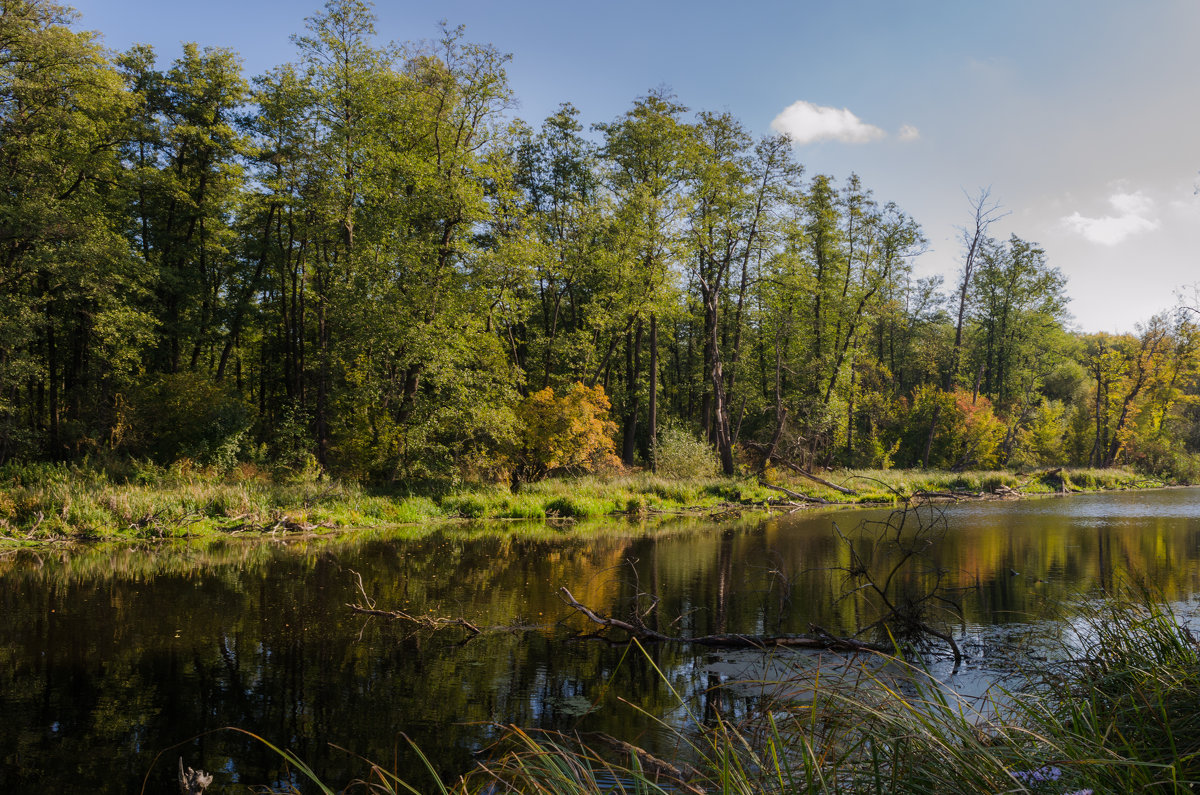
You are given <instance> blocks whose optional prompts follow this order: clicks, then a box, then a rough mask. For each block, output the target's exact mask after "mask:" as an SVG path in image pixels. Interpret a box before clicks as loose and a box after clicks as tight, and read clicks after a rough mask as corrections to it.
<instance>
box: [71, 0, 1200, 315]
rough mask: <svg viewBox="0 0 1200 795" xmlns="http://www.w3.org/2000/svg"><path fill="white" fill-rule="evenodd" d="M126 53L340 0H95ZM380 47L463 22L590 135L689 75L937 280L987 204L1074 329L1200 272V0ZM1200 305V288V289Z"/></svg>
mask: <svg viewBox="0 0 1200 795" xmlns="http://www.w3.org/2000/svg"><path fill="white" fill-rule="evenodd" d="M73 5H74V6H75V8H76V9H77V10H78V11H79V12H80V20H79V22H78V25H77V27H78V28H80V29H87V30H96V31H99V32H100V33H102V34H103V41H104V44H105V45H106V46H108V47H109V48H111V49H113V50H123V49H125V48H127V47H129V46H130V45H132V44H134V43H145V44H151V45H153V46H154V47H155V49H156V50H157V51H158V53H159V56H160V62H161V63H163V64H164V65H165V64H166V63H169V61H170V60H172V59H173V58H175V57H177V56H178V54H179V51H180V43H181V42H184V41H194V42H196V43H198V44H199V45H201V46H213V47H228V48H230V49H232V50H234V51H236V52H237V53H238V54H239V55H240V56H241V57H242V59H243V63H244V66H245V69H246V72H247V73H248V74H250V75H254V74H259V73H262V72H264V71H266V70H267V69H269V68H271V67H273V66H276V65H278V64H282V63H286V62H288V61H292V60H295V57H296V56H295V50H294V48H293V45H292V43H291V41H290V36H291V34H293V33H298V32H302V31H303V29H304V19H305V17H307V16H310V15H312V14H313V13H315V12H316V11H318V10H319V8H320V4H319V3H318V2H316V1H315V0H314V1H313V2H311V4H310V3H305V2H286V1H285V0H239V1H238V2H234V0H202V2H188V3H183V2H176V1H175V0H76V2H75V3H73ZM375 11H376V13H377V15H378V17H379V19H378V23H377V30H378V33H379V38H380V40H381V41H397V42H400V41H415V40H420V39H425V38H433V37H436V36H437V35H438V23H439V22H440V21H442V20H445V21H447V22H449V23H450V24H451V25H459V24H461V25H464V26H465V27H466V37H467V39H468V40H470V41H477V42H488V43H491V44H493V45H495V47H496V48H497V49H499V50H500V51H502V52H506V53H511V54H512V60H511V62H510V63H509V66H508V75H509V79H510V83H511V85H512V88H513V90H514V92H515V94H516V96H517V98H518V101H519V106H518V108H517V109H516V110H515V111H514V113H515V115H518V116H520V117H522V118H524V119H525V120H526V121H528V122H530V123H531V124H533V125H534V126H537V125H538V124H540V121H541V120H542V119H543V118H545V117H546V116H548V115H550V114H551V113H553V112H554V110H555V109H556V108H557V106H558V105H559V104H560V103H562V102H571V103H572V104H574V105H575V106H576V107H577V108H579V109H580V112H581V119H582V120H583V121H584V123H585V124H590V123H594V122H606V121H611V120H613V119H615V118H616V117H617V116H619V115H620V114H621V113H623V112H624V111H625V110H627V109H628V108H629V107H630V105H631V103H632V102H633V100H634V99H635V98H637V97H639V96H642V95H645V94H646V93H647V92H648V91H650V90H651V89H656V88H660V87H666V88H668V89H670V90H671V91H673V92H674V93H675V95H676V96H677V98H678V99H679V101H680V102H682V103H683V104H684V105H686V106H688V107H689V108H691V109H693V110H711V111H729V112H730V113H732V114H733V115H734V116H735V117H737V118H738V119H740V120H741V121H742V123H743V124H744V125H745V126H746V127H747V129H749V130H750V131H751V132H753V133H754V134H756V135H766V134H769V133H771V132H786V133H788V134H789V135H791V136H792V138H793V141H794V145H795V147H796V152H797V156H798V159H799V161H800V162H801V163H803V164H804V165H805V169H806V173H807V174H808V175H809V176H811V175H814V174H830V175H832V176H834V177H835V178H837V179H838V180H839V181H840V180H842V179H844V178H845V177H847V176H848V175H849V174H851V173H857V174H858V175H859V176H860V177H861V178H862V180H863V183H864V185H866V186H867V187H869V188H871V189H872V190H873V191H874V194H875V198H876V199H877V200H878V201H879V202H881V203H882V202H886V201H894V202H896V204H897V205H899V207H900V208H901V209H903V210H904V211H905V212H907V213H908V214H909V215H911V216H912V217H913V218H915V219H916V220H917V221H918V222H919V223H920V224H921V225H922V227H923V229H924V231H925V235H926V237H927V238H928V239H929V242H930V249H929V251H928V252H927V253H925V254H924V255H922V256H921V257H920V258H919V259H918V260H917V261H916V263H915V268H916V271H917V273H918V274H919V275H932V274H935V273H941V274H944V275H945V277H946V280H947V283H948V284H949V283H952V282H953V281H954V279H955V277H956V273H957V271H958V269H959V268H960V267H961V261H962V253H963V252H962V248H961V245H960V243H959V229H960V227H962V226H966V225H967V224H968V223H970V222H971V221H972V220H973V215H972V206H971V201H970V198H971V197H972V196H976V195H978V193H979V191H980V189H983V188H987V189H990V192H991V198H992V199H993V200H995V201H997V202H999V203H1000V204H1001V205H1002V206H1003V210H1004V211H1005V212H1006V213H1007V215H1005V216H1004V217H1003V218H1001V219H1000V220H999V221H997V222H996V223H995V224H994V225H993V226H992V227H991V229H990V232H991V234H992V235H993V236H995V237H998V238H1001V239H1004V238H1007V237H1008V236H1009V235H1011V234H1016V235H1018V236H1020V237H1021V238H1023V239H1025V240H1029V241H1034V242H1036V243H1038V244H1039V245H1040V246H1041V247H1042V248H1043V249H1045V251H1046V255H1047V261H1048V262H1049V264H1050V265H1052V266H1054V267H1057V268H1059V269H1060V270H1062V272H1063V273H1064V274H1066V276H1067V280H1068V281H1067V292H1068V294H1069V295H1070V296H1071V298H1072V301H1071V304H1070V306H1069V310H1070V311H1071V313H1072V315H1073V316H1074V320H1073V324H1074V326H1075V327H1076V328H1078V329H1080V330H1083V331H1088V332H1092V331H1109V332H1127V331H1133V330H1134V329H1135V328H1136V326H1137V324H1138V323H1141V322H1144V321H1146V320H1147V319H1149V318H1150V317H1151V316H1152V315H1153V314H1155V313H1157V312H1161V311H1164V310H1169V309H1171V308H1172V307H1173V306H1174V305H1175V304H1176V302H1177V296H1178V295H1179V294H1180V293H1181V292H1182V293H1184V294H1188V295H1190V294H1191V290H1192V286H1193V285H1195V284H1196V283H1197V282H1200V268H1197V263H1198V262H1200V195H1198V192H1197V189H1198V187H1200V102H1198V101H1197V96H1196V88H1197V86H1200V57H1197V51H1196V50H1197V48H1196V37H1197V33H1198V32H1200V3H1197V2H1195V0H1141V1H1140V2H1138V3H1130V2H1127V0H1004V2H991V3H984V2H979V1H978V0H943V1H942V2H933V1H932V0H929V1H926V0H906V1H905V2H896V0H846V1H845V2H837V3H833V2H828V0H790V2H785V1H784V0H779V2H758V1H757V0H742V1H741V2H739V3H737V4H734V3H730V2H721V1H718V0H689V2H666V0H640V2H630V1H628V0H608V2H590V3H584V2H574V1H573V0H441V2H435V1H434V0H379V2H377V3H376V5H375ZM1193 303H1194V301H1193Z"/></svg>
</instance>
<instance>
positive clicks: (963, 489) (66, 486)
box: [0, 467, 1187, 548]
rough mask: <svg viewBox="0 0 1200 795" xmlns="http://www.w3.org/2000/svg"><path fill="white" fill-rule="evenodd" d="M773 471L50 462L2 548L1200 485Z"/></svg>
mask: <svg viewBox="0 0 1200 795" xmlns="http://www.w3.org/2000/svg"><path fill="white" fill-rule="evenodd" d="M769 474H770V477H771V480H770V481H768V480H764V479H761V478H759V477H757V476H756V475H754V474H745V475H742V476H740V477H734V478H723V477H712V476H709V477H699V478H675V479H672V478H664V477H658V476H655V475H652V474H650V473H646V472H634V473H625V474H620V475H616V476H610V477H603V476H584V477H576V478H552V479H547V480H543V481H539V482H536V483H530V484H526V485H524V486H523V487H522V488H521V489H520V490H519V491H518V492H515V493H514V492H512V491H510V490H509V489H508V488H507V487H505V486H497V485H474V486H467V487H461V486H460V487H457V488H453V487H450V486H448V485H439V484H424V485H423V486H417V485H413V484H406V485H399V484H397V485H392V486H386V487H368V486H361V485H358V484H352V483H341V482H336V481H331V480H327V479H323V480H314V479H310V480H306V481H291V482H287V481H277V480H274V479H268V478H264V477H261V476H260V477H253V478H246V477H241V478H239V477H231V476H229V475H224V476H221V475H218V474H215V473H212V472H203V471H202V472H188V473H182V474H181V473H172V472H170V471H167V470H161V471H157V472H155V473H152V476H151V477H149V478H147V477H141V478H140V479H132V478H130V479H124V480H122V479H118V478H110V477H109V476H108V475H106V474H105V473H103V472H96V471H89V470H78V469H67V468H65V467H62V468H42V469H39V470H36V471H34V472H31V473H30V475H31V476H27V477H25V478H23V479H22V478H12V479H10V480H9V482H7V483H4V485H3V486H0V547H8V548H12V547H26V546H32V547H37V546H45V545H59V544H95V543H101V542H144V541H155V540H169V539H184V538H201V537H251V538H255V537H258V538H271V539H278V538H281V537H286V538H301V537H306V536H312V535H318V536H319V535H324V534H327V533H331V532H353V531H355V530H360V529H361V530H367V529H371V530H378V529H383V528H403V527H420V526H421V525H428V524H432V523H436V524H438V525H453V524H460V523H463V524H465V523H471V522H481V521H482V522H493V521H494V522H497V523H506V522H517V521H525V522H534V523H539V522H540V523H543V524H545V525H546V526H547V527H555V526H562V525H566V524H575V523H576V522H578V521H580V520H584V519H589V520H595V519H605V518H608V519H614V520H616V519H627V520H628V519H653V518H655V517H664V518H666V517H673V516H678V517H695V518H707V519H711V520H714V521H720V520H721V519H734V518H740V517H741V516H742V515H743V514H745V513H747V512H755V513H758V512H761V513H764V514H771V513H795V512H798V511H810V510H813V509H819V508H831V509H846V508H867V509H870V508H886V507H888V506H889V505H896V504H897V503H898V502H900V501H901V500H904V499H914V498H918V499H925V500H928V501H931V502H938V503H957V502H968V501H980V502H988V501H1003V500H1019V499H1028V498H1031V497H1042V496H1067V495H1070V494H1090V493H1100V492H1106V491H1133V490H1144V489H1154V488H1172V487H1179V486H1186V485H1187V484H1171V483H1167V482H1165V481H1163V480H1161V479H1158V478H1152V477H1148V476H1144V475H1140V474H1138V473H1135V472H1132V471H1129V470H1119V469H1112V470H1094V469H1064V468H1058V469H1049V470H1044V471H1039V472H1034V473H1015V472H1004V471H990V472H958V473H955V472H941V471H934V470H929V471H923V470H879V471H870V470H857V471H856V470H837V471H831V472H825V473H823V475H822V476H812V475H807V474H805V475H804V476H791V475H790V473H789V476H787V477H782V476H781V475H780V473H769ZM809 478H812V479H809ZM825 478H829V480H825ZM833 481H839V482H838V483H835V482H833ZM822 483H824V484H825V485H822Z"/></svg>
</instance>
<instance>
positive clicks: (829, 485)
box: [744, 442, 858, 497]
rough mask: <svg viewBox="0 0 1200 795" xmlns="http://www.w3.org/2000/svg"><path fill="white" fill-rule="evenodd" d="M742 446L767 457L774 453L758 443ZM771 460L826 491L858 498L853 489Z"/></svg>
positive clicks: (800, 468) (799, 468)
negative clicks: (819, 485)
mask: <svg viewBox="0 0 1200 795" xmlns="http://www.w3.org/2000/svg"><path fill="white" fill-rule="evenodd" d="M744 444H745V445H746V447H749V448H750V449H751V450H757V451H758V452H760V453H763V454H764V455H768V454H769V455H774V452H775V450H774V447H770V448H768V447H767V446H766V445H764V444H760V443H758V442H744ZM771 460H774V461H778V462H779V463H781V464H783V465H784V466H785V467H787V468H788V469H790V470H792V471H793V472H795V473H796V474H798V475H800V476H802V477H805V478H808V479H809V480H811V481H812V482H813V483H819V484H821V485H822V486H824V487H825V488H827V489H833V490H834V491H836V492H840V493H842V494H845V495H848V496H850V497H857V496H858V492H857V491H855V490H854V489H848V488H846V487H845V486H839V485H837V484H836V483H830V482H829V481H828V480H825V478H822V477H818V476H817V475H814V474H813V473H811V472H809V471H808V470H807V469H805V468H804V467H802V466H800V465H799V464H796V463H793V462H791V461H788V460H787V459H786V458H774V459H771Z"/></svg>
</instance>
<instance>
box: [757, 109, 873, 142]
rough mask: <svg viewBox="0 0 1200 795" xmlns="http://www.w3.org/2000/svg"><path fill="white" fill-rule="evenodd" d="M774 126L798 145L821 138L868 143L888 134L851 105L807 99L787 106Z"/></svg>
mask: <svg viewBox="0 0 1200 795" xmlns="http://www.w3.org/2000/svg"><path fill="white" fill-rule="evenodd" d="M771 129H772V130H774V131H775V132H778V133H783V134H784V135H786V136H788V137H789V138H791V139H792V142H793V143H794V144H796V145H797V146H801V145H803V144H811V143H816V142H817V141H841V142H843V143H849V144H865V143H869V142H870V141H875V140H878V139H880V138H885V137H887V133H885V132H884V131H883V130H881V129H879V128H878V127H876V126H875V125H873V124H867V123H866V122H864V121H863V120H862V119H860V118H858V117H857V116H855V115H854V114H853V113H851V112H850V110H849V109H848V108H841V109H838V108H830V107H825V106H824V105H814V104H813V103H811V102H805V101H804V100H798V101H796V102H793V103H792V104H791V105H788V106H787V107H786V108H784V109H783V112H782V113H780V114H779V115H778V116H776V117H775V120H774V121H772V122H771Z"/></svg>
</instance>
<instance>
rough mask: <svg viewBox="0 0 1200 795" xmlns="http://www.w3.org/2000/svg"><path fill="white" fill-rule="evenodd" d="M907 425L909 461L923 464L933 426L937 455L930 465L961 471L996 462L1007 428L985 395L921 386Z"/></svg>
mask: <svg viewBox="0 0 1200 795" xmlns="http://www.w3.org/2000/svg"><path fill="white" fill-rule="evenodd" d="M906 422H907V426H906V428H905V430H904V435H903V449H904V451H905V454H906V456H907V460H908V461H910V462H919V461H920V456H921V450H923V449H924V446H925V445H926V444H928V438H929V433H930V428H931V427H932V428H933V445H932V449H933V452H934V454H933V456H931V458H930V460H929V463H930V464H931V465H932V466H933V467H935V468H939V469H953V470H961V469H966V468H968V467H972V466H977V467H983V468H987V467H991V466H995V464H996V463H997V460H996V459H997V452H998V450H999V447H1000V442H1001V439H1002V437H1003V435H1004V425H1003V423H1002V422H1001V421H1000V420H999V419H998V418H997V417H996V415H995V413H994V412H993V410H992V403H991V401H990V400H988V399H987V398H986V397H984V396H982V395H973V394H971V393H970V392H968V391H967V390H965V389H958V390H955V391H954V392H952V393H950V392H944V391H942V390H940V389H938V388H936V387H922V388H920V389H918V390H917V391H916V393H915V394H914V395H913V407H912V410H911V411H910V413H909V414H908V417H907V418H906Z"/></svg>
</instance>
